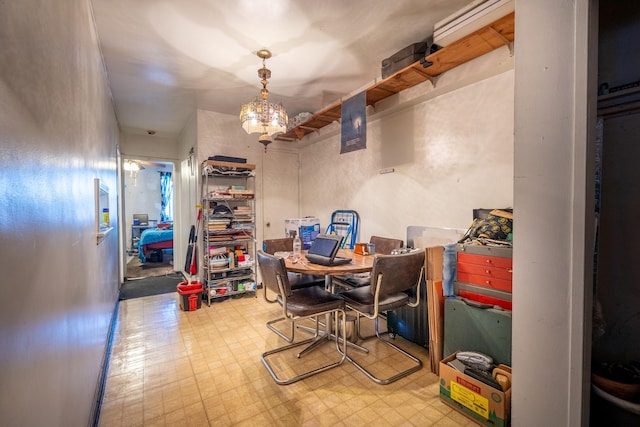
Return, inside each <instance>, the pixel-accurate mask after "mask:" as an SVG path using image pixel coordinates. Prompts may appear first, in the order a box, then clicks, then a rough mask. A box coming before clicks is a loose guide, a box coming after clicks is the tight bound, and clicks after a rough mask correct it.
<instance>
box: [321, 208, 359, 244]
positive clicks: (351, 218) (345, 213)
mask: <svg viewBox="0 0 640 427" xmlns="http://www.w3.org/2000/svg"><path fill="white" fill-rule="evenodd" d="M359 229H360V216H359V215H358V212H356V211H351V210H337V211H333V213H332V214H331V222H330V223H329V225H328V226H327V229H326V230H325V234H335V235H337V236H342V237H343V239H342V247H343V248H346V249H353V248H355V247H356V242H357V241H358V231H359Z"/></svg>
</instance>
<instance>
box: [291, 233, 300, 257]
mask: <svg viewBox="0 0 640 427" xmlns="http://www.w3.org/2000/svg"><path fill="white" fill-rule="evenodd" d="M301 257H302V240H300V236H298V233H296V235H295V237H294V238H293V259H294V260H295V261H297V260H299V259H300V258H301Z"/></svg>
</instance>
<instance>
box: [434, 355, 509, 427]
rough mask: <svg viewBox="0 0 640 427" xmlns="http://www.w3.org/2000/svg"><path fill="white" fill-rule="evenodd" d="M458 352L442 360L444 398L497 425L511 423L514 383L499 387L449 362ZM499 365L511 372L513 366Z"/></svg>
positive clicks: (482, 421) (468, 415) (466, 412)
mask: <svg viewBox="0 0 640 427" xmlns="http://www.w3.org/2000/svg"><path fill="white" fill-rule="evenodd" d="M456 353H457V352H456ZM456 353H453V354H451V355H449V356H447V357H446V358H444V359H443V360H442V361H441V362H440V399H441V400H442V401H443V402H444V403H446V404H447V405H449V406H451V407H452V408H453V409H456V410H457V411H458V412H461V413H462V414H464V415H466V416H467V417H469V418H471V419H472V420H474V421H476V422H480V423H482V424H485V425H487V426H495V427H506V426H508V425H510V419H511V387H510V386H509V388H508V389H507V390H505V391H502V390H498V389H496V388H493V387H491V386H490V385H488V384H485V383H483V382H482V381H478V380H476V379H475V378H472V377H470V376H468V375H465V374H464V373H463V372H460V371H458V370H457V369H455V368H453V367H451V366H449V365H447V362H449V361H451V360H453V359H455V358H456ZM498 368H500V369H501V370H502V371H503V372H508V373H509V374H511V368H510V367H509V366H506V365H499V366H498ZM509 381H510V379H509Z"/></svg>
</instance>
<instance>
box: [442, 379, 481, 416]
mask: <svg viewBox="0 0 640 427" xmlns="http://www.w3.org/2000/svg"><path fill="white" fill-rule="evenodd" d="M449 386H450V387H451V399H453V400H454V401H456V402H458V403H459V404H461V405H463V406H466V407H467V408H469V409H470V410H472V411H473V412H475V413H476V414H478V415H480V416H482V417H484V418H485V419H487V420H488V419H489V399H487V398H486V397H482V395H480V394H478V393H476V392H474V391H471V390H469V389H468V388H466V387H464V386H461V385H460V384H458V383H456V382H454V381H451V383H450V385H449Z"/></svg>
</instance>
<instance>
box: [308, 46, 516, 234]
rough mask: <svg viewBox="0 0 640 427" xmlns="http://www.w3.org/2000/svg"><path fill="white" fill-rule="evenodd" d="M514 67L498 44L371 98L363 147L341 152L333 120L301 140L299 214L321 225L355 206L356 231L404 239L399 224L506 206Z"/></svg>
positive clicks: (431, 222) (457, 221)
mask: <svg viewBox="0 0 640 427" xmlns="http://www.w3.org/2000/svg"><path fill="white" fill-rule="evenodd" d="M512 67H513V58H511V57H510V56H509V51H508V49H507V48H506V47H505V48H501V49H498V50H496V51H494V52H492V53H490V54H488V55H485V56H483V57H481V58H477V59H476V60H474V61H471V62H469V63H467V64H464V65H462V66H460V67H458V68H455V69H453V70H451V71H449V72H447V73H445V75H443V76H442V78H441V79H439V80H438V81H437V83H436V87H435V88H434V87H433V86H432V85H431V83H430V82H425V83H423V84H421V85H420V86H419V87H414V88H412V89H411V90H410V91H411V92H409V93H404V92H403V93H401V94H399V95H395V96H394V98H400V97H402V98H403V99H400V100H398V99H390V100H388V101H386V102H385V103H384V104H383V103H379V105H378V106H377V107H376V112H375V113H374V112H373V111H370V114H369V115H368V117H367V148H366V149H365V150H359V151H354V152H351V153H346V154H340V132H339V126H334V130H333V131H331V130H329V131H326V132H325V133H326V134H327V136H324V137H323V135H320V136H319V137H317V138H315V139H314V140H313V142H312V143H311V144H310V145H308V146H306V147H304V148H301V158H302V167H301V169H302V178H301V179H302V184H301V194H302V203H301V206H302V209H301V212H302V215H313V216H318V217H319V218H320V221H321V227H322V228H324V227H326V226H327V224H328V223H329V221H330V216H331V213H332V212H333V211H334V210H338V209H349V210H355V211H357V212H358V213H359V215H360V240H362V241H368V240H369V237H370V236H371V235H382V236H388V237H395V238H399V239H403V240H406V229H407V226H411V225H421V226H432V227H445V228H461V229H466V228H467V227H468V226H469V225H470V223H471V220H472V210H473V209H474V208H497V207H502V208H503V207H511V206H512V205H513V80H514V75H513V69H512ZM474 70H475V73H474ZM380 104H382V105H380ZM388 168H393V169H394V172H393V173H386V174H380V171H381V170H383V169H388Z"/></svg>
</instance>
